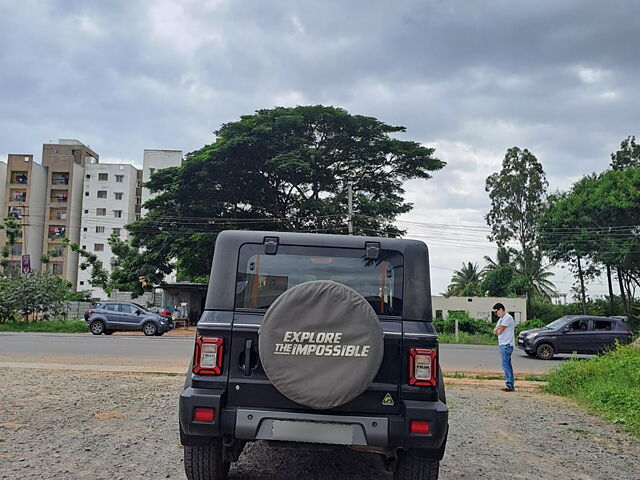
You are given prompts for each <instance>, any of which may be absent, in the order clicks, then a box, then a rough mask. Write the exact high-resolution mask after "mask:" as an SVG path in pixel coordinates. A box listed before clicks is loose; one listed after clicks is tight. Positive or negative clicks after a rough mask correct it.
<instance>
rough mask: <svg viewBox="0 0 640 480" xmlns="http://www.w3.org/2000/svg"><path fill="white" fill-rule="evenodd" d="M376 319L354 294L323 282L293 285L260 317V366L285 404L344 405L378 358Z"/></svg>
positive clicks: (372, 372) (379, 343) (371, 372)
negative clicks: (287, 401) (286, 401)
mask: <svg viewBox="0 0 640 480" xmlns="http://www.w3.org/2000/svg"><path fill="white" fill-rule="evenodd" d="M383 344H384V339H383V333H382V328H381V327H380V321H379V320H378V316H377V315H376V313H375V312H374V311H373V308H371V305H369V303H368V302H367V301H366V300H365V299H364V298H363V297H362V295H360V294H359V293H358V292H356V291H355V290H353V289H352V288H349V287H347V286H345V285H342V284H340V283H336V282H331V281H328V280H319V281H313V282H306V283H301V284H299V285H296V286H294V287H292V288H290V289H289V290H287V291H286V292H284V293H283V294H282V295H280V296H279V297H278V298H277V299H276V301H275V302H273V304H272V305H271V307H269V309H268V310H267V312H266V313H265V316H264V320H263V321H262V326H261V327H260V331H259V338H258V349H259V352H260V361H261V362H262V366H263V368H264V370H265V372H266V374H267V377H268V378H269V380H270V381H271V383H272V384H273V385H274V386H275V387H276V388H277V389H278V391H279V392H280V393H282V394H283V395H284V396H285V397H287V398H289V399H290V400H292V401H294V402H296V403H299V404H301V405H305V406H307V407H310V408H314V409H329V408H334V407H338V406H340V405H344V404H345V403H347V402H349V401H351V400H353V399H354V398H356V397H357V396H358V395H360V394H361V393H362V392H364V391H365V390H366V388H367V387H368V386H369V384H370V383H371V382H372V381H373V379H374V377H375V376H376V374H377V373H378V369H379V368H380V364H381V363H382V357H383V354H384V345H383Z"/></svg>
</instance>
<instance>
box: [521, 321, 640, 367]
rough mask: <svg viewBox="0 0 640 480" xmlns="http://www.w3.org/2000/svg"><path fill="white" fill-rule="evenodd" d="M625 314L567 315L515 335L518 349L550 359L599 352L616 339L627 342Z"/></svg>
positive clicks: (611, 344) (629, 336) (628, 330)
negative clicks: (565, 354) (542, 326)
mask: <svg viewBox="0 0 640 480" xmlns="http://www.w3.org/2000/svg"><path fill="white" fill-rule="evenodd" d="M626 320H627V319H626V317H592V316H586V315H567V316H566V317H561V318H559V319H557V320H555V321H553V322H551V323H550V324H549V325H547V326H546V327H544V328H534V329H533V330H525V331H523V332H521V333H520V335H518V348H521V349H522V350H524V351H525V352H526V353H527V355H530V356H532V357H536V356H537V357H538V358H542V359H543V360H551V359H552V358H553V356H554V355H555V354H556V353H601V352H604V351H606V350H609V349H611V348H612V347H613V346H615V344H616V342H619V343H621V344H623V345H624V344H627V343H630V342H631V340H632V339H633V332H632V331H631V330H630V329H629V326H628V324H627V321H626Z"/></svg>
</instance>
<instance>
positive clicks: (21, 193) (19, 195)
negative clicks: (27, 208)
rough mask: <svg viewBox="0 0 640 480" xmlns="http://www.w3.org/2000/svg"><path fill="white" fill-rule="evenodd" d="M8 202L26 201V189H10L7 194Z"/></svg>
mask: <svg viewBox="0 0 640 480" xmlns="http://www.w3.org/2000/svg"><path fill="white" fill-rule="evenodd" d="M9 201H10V202H21V203H23V202H26V201H27V191H26V190H11V193H10V194H9Z"/></svg>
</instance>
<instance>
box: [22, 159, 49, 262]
mask: <svg viewBox="0 0 640 480" xmlns="http://www.w3.org/2000/svg"><path fill="white" fill-rule="evenodd" d="M47 181H48V172H47V168H46V167H43V166H42V165H40V164H38V163H33V164H32V165H31V179H29V183H30V185H29V237H28V238H27V243H26V244H25V250H26V253H27V254H29V255H30V257H31V269H32V270H33V271H40V264H41V262H40V256H41V255H42V244H43V241H44V235H45V233H44V225H45V223H46V222H45V218H44V215H45V204H46V201H47V200H46V199H47Z"/></svg>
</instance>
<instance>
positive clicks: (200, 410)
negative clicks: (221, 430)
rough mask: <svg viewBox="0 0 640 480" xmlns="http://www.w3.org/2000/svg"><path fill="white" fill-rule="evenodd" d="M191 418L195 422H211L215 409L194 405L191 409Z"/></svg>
mask: <svg viewBox="0 0 640 480" xmlns="http://www.w3.org/2000/svg"><path fill="white" fill-rule="evenodd" d="M193 419H194V420H195V421H196V422H213V420H214V419H215V410H214V409H213V408H205V407H196V408H194V409H193Z"/></svg>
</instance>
